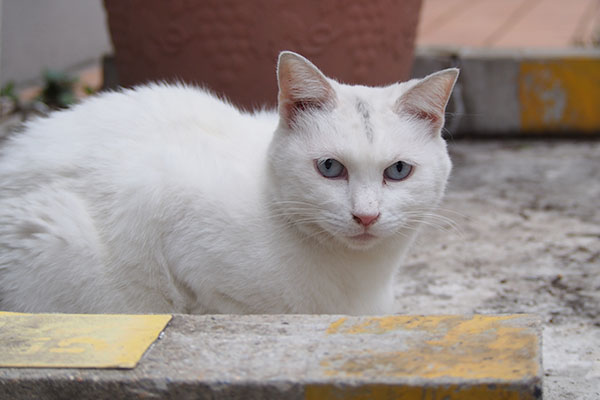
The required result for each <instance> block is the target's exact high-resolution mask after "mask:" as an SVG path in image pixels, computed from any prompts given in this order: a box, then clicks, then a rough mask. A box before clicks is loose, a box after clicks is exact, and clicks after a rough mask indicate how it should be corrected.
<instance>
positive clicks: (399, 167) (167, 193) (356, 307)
mask: <svg viewBox="0 0 600 400" xmlns="http://www.w3.org/2000/svg"><path fill="white" fill-rule="evenodd" d="M277 72H278V80H279V107H278V113H276V112H258V113H254V114H249V113H244V112H241V111H239V110H237V109H236V108H234V107H233V106H231V105H230V104H227V103H226V102H223V101H221V100H219V99H218V98H216V97H214V96H213V95H211V94H210V93H207V92H206V91H203V90H199V89H196V88H191V87H186V86H183V85H178V86H168V85H161V84H155V85H150V86H145V87H139V88H137V89H134V90H123V91H121V92H117V93H106V94H102V95H100V96H97V97H95V98H92V99H89V100H87V101H85V102H83V103H82V104H80V105H78V106H75V107H73V108H72V109H70V110H67V111H61V112H56V113H54V114H52V115H51V116H50V117H48V118H45V119H38V120H35V121H32V122H30V123H28V124H27V126H26V129H25V131H24V132H23V133H21V134H19V135H16V136H15V137H14V138H12V139H11V140H10V141H8V142H7V143H5V144H4V145H3V147H2V149H1V153H0V310H12V311H25V312H77V313H236V314H238V313H239V314H242V313H339V314H382V313H389V312H393V308H392V306H393V300H394V298H393V291H392V288H393V275H394V273H395V271H396V270H397V268H398V267H399V264H400V262H401V259H402V256H403V254H404V253H405V252H406V250H407V248H408V246H409V245H410V243H411V241H412V239H413V237H414V235H415V230H416V228H417V226H418V224H419V221H420V220H421V219H422V218H423V216H424V215H426V214H427V213H429V212H431V210H432V209H434V208H435V207H436V206H437V205H438V203H439V202H440V199H441V197H442V195H443V192H444V188H445V186H446V181H447V178H448V175H449V173H450V169H451V163H450V160H449V157H448V154H447V151H446V144H445V142H444V140H443V139H442V137H441V134H440V131H441V128H442V126H443V123H444V110H445V106H446V103H447V100H448V97H449V96H450V92H451V90H452V87H453V85H454V83H455V80H456V78H457V75H458V70H456V69H448V70H444V71H441V72H438V73H435V74H432V75H430V76H428V77H426V78H425V79H423V80H412V81H409V82H405V83H399V84H394V85H391V86H388V87H381V88H371V87H364V86H349V85H344V84H341V83H338V82H336V81H334V80H332V79H329V78H327V77H325V76H324V75H323V74H322V73H321V72H320V71H319V70H318V69H317V68H316V67H315V66H314V65H313V64H311V63H310V62H309V61H308V60H306V59H305V58H303V57H302V56H300V55H297V54H295V53H291V52H283V53H281V55H280V57H279V65H278V71H277Z"/></svg>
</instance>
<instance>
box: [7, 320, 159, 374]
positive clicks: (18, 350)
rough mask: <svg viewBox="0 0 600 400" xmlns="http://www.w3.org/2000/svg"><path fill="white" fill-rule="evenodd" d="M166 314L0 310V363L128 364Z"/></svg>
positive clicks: (132, 364)
mask: <svg viewBox="0 0 600 400" xmlns="http://www.w3.org/2000/svg"><path fill="white" fill-rule="evenodd" d="M170 319H171V316H170V315H109V314H98V315H96V314H89V315H88V314H85V315H83V314H22V313H11V312H0V367H44V368H133V367H135V365H136V364H137V363H138V361H139V359H140V358H141V357H142V355H143V354H144V352H145V351H146V349H147V348H148V346H150V344H152V342H154V340H156V338H157V337H158V335H159V334H160V332H161V331H162V330H163V329H164V328H165V326H166V324H167V323H168V322H169V320H170Z"/></svg>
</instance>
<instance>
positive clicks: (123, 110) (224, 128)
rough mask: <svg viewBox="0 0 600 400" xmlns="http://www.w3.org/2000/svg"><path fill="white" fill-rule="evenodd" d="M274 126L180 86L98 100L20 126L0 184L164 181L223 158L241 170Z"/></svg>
mask: <svg viewBox="0 0 600 400" xmlns="http://www.w3.org/2000/svg"><path fill="white" fill-rule="evenodd" d="M276 124H277V119H276V117H275V114H274V113H268V112H263V113H258V114H249V113H244V112H241V111H239V110H238V109H236V108H235V107H234V106H232V105H231V104H229V103H227V102H226V101H223V100H221V99H219V98H217V97H216V96H214V95H212V94H211V93H209V92H207V91H205V90H202V89H199V88H194V87H189V86H185V85H166V84H152V85H148V86H142V87H138V88H135V89H130V90H123V91H119V92H109V93H104V94H101V95H99V96H96V97H94V98H91V99H88V100H87V101H84V102H83V103H82V104H79V105H77V106H75V107H73V108H72V109H69V110H65V111H61V112H56V113H53V114H51V115H50V116H49V117H47V118H40V119H36V120H33V121H31V122H29V123H28V124H26V126H25V127H24V130H23V132H20V133H18V134H16V135H15V136H14V137H12V138H10V139H9V140H8V141H7V142H6V143H5V144H4V145H3V146H2V147H0V180H2V181H3V183H4V185H5V187H9V186H10V183H11V181H14V180H21V179H20V178H22V180H21V182H24V181H31V182H32V183H34V182H35V176H36V175H39V174H41V175H44V176H46V177H48V176H54V177H60V176H65V177H68V176H71V177H72V176H74V175H76V174H82V173H85V172H93V171H95V172H96V173H101V171H104V172H105V173H111V170H112V169H114V171H112V172H113V173H114V172H117V171H125V170H132V171H136V170H138V169H140V168H142V169H146V170H147V169H148V168H150V169H152V168H155V169H156V170H157V171H158V170H161V169H162V170H163V171H164V172H165V173H167V174H168V173H175V172H176V171H172V170H171V171H169V168H183V169H196V170H198V169H205V168H213V167H215V163H221V162H223V160H225V159H229V160H230V163H231V162H232V161H233V162H235V160H238V161H239V162H240V163H244V164H246V165H248V164H252V163H256V162H258V159H257V157H262V156H263V155H264V152H265V151H266V147H267V146H268V143H269V141H270V138H271V135H272V132H273V131H274V130H275V127H276ZM246 157H249V158H251V159H252V158H253V159H252V160H249V159H246ZM186 163H187V164H186ZM190 163H191V164H190ZM230 167H235V165H230ZM18 185H19V184H17V186H18Z"/></svg>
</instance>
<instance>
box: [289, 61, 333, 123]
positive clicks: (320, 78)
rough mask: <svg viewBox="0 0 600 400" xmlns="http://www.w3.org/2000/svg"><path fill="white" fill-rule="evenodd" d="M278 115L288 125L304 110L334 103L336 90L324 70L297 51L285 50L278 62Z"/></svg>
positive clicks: (320, 107) (331, 106) (331, 105)
mask: <svg viewBox="0 0 600 400" xmlns="http://www.w3.org/2000/svg"><path fill="white" fill-rule="evenodd" d="M277 80H278V83H279V98H278V106H279V115H280V116H281V118H282V119H283V120H284V121H285V122H286V123H287V125H288V126H291V125H292V124H293V122H294V120H295V119H296V118H297V117H298V116H299V115H300V114H301V113H303V112H305V111H310V110H318V109H328V108H333V107H334V106H335V99H336V96H335V91H334V89H333V87H332V86H331V84H330V83H329V82H328V80H327V78H326V77H325V75H323V73H322V72H321V71H320V70H319V69H318V68H317V67H315V66H314V65H313V64H312V63H311V62H310V61H308V60H307V59H306V58H304V57H302V56H301V55H299V54H296V53H293V52H291V51H284V52H282V53H281V54H280V55H279V62H278V64H277Z"/></svg>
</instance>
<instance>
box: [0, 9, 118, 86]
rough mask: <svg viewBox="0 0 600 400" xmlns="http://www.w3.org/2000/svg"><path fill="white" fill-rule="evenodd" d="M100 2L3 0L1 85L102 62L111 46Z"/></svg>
mask: <svg viewBox="0 0 600 400" xmlns="http://www.w3.org/2000/svg"><path fill="white" fill-rule="evenodd" d="M105 19H106V17H105V13H104V9H103V5H102V2H101V1H98V0H50V1H48V0H0V86H1V85H4V84H5V83H7V82H9V81H14V82H15V83H16V84H17V86H24V85H31V84H34V83H36V82H38V81H39V80H40V78H41V76H40V73H41V72H42V71H43V70H44V69H45V68H49V69H54V70H63V71H69V70H73V69H78V68H82V67H86V66H88V65H94V64H97V63H98V62H99V60H100V57H101V56H102V55H103V54H106V53H110V52H111V51H112V50H111V45H110V40H109V36H108V33H107V30H106V23H105Z"/></svg>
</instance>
